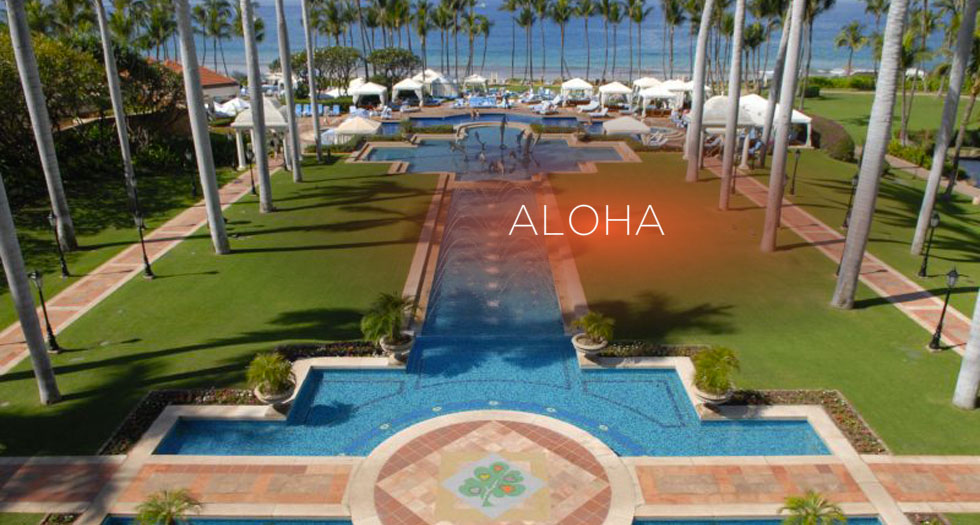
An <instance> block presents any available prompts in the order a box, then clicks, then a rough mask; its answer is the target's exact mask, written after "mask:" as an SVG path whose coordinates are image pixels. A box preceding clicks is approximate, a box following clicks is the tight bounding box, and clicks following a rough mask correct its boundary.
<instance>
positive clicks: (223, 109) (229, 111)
mask: <svg viewBox="0 0 980 525" xmlns="http://www.w3.org/2000/svg"><path fill="white" fill-rule="evenodd" d="M246 109H248V102H247V101H245V100H244V99H242V98H239V97H235V98H233V99H231V100H229V101H228V102H225V103H224V104H221V103H215V105H214V112H215V114H216V115H218V116H219V117H235V116H238V114H239V113H241V112H242V111H245V110H246Z"/></svg>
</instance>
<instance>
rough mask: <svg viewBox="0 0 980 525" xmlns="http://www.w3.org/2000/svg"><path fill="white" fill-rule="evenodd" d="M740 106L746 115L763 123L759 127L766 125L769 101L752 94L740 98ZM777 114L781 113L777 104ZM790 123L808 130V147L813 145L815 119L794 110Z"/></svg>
mask: <svg viewBox="0 0 980 525" xmlns="http://www.w3.org/2000/svg"><path fill="white" fill-rule="evenodd" d="M739 106H741V107H742V110H744V111H745V112H746V113H748V114H749V115H750V116H751V117H752V118H753V119H754V120H755V121H757V122H761V123H762V124H759V126H762V125H763V124H764V123H765V118H766V109H767V108H768V106H769V101H768V100H767V99H765V98H762V97H760V96H759V95H756V94H755V93H752V94H750V95H744V96H742V97H739ZM776 113H779V104H776ZM790 123H791V124H792V125H794V126H802V127H804V128H806V142H805V143H806V145H807V146H810V145H812V139H813V136H812V135H813V119H811V118H810V117H808V116H806V115H804V114H803V113H801V112H799V111H797V110H795V109H794V110H793V113H792V116H791V117H790Z"/></svg>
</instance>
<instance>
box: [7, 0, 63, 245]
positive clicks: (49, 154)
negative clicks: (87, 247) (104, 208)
mask: <svg viewBox="0 0 980 525" xmlns="http://www.w3.org/2000/svg"><path fill="white" fill-rule="evenodd" d="M6 1H7V18H8V22H7V28H8V30H9V31H10V41H11V44H12V46H13V49H14V58H15V60H16V61H17V71H18V72H19V73H20V83H21V87H22V88H23V89H24V99H25V102H26V103H27V113H28V114H29V115H30V118H31V127H32V128H33V129H34V140H35V142H36V143H37V152H38V154H39V155H40V157H41V169H42V170H43V171H44V180H45V182H46V183H47V186H48V197H50V199H51V213H52V214H54V217H55V221H56V222H55V227H56V229H57V232H58V242H59V243H60V244H61V248H62V249H63V250H66V251H67V250H74V249H76V248H78V241H77V240H76V239H75V225H74V224H73V223H72V220H71V212H70V211H69V209H68V200H67V199H66V198H65V188H64V185H63V184H62V182H61V170H60V169H59V168H58V156H57V154H56V152H55V149H54V136H53V135H52V132H51V117H50V116H49V115H48V106H47V103H46V101H45V98H44V90H43V89H42V87H41V74H40V72H39V71H38V68H37V58H36V57H35V56H34V47H33V43H32V42H31V33H30V29H28V26H27V14H26V13H25V12H24V0H6Z"/></svg>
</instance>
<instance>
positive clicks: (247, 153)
mask: <svg viewBox="0 0 980 525" xmlns="http://www.w3.org/2000/svg"><path fill="white" fill-rule="evenodd" d="M245 159H246V160H247V161H248V178H249V179H251V180H252V195H258V194H257V193H255V173H254V172H253V171H252V161H253V160H254V159H255V153H254V152H253V151H252V143H251V142H249V143H248V147H246V148H245Z"/></svg>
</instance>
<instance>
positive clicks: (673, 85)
mask: <svg viewBox="0 0 980 525" xmlns="http://www.w3.org/2000/svg"><path fill="white" fill-rule="evenodd" d="M685 84H687V82H684V81H683V80H678V79H676V78H672V79H670V80H665V81H663V82H661V83H660V87H662V88H664V89H666V90H667V91H686V90H685Z"/></svg>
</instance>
